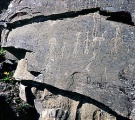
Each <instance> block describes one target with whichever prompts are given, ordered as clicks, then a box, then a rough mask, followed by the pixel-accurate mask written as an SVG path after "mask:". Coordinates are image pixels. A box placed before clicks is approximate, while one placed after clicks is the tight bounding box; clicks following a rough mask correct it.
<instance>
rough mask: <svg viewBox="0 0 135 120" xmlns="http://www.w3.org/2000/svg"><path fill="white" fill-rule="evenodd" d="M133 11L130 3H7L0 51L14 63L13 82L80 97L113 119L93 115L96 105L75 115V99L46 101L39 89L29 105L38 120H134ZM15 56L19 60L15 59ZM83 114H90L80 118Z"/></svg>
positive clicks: (85, 0)
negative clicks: (16, 80) (37, 95)
mask: <svg viewBox="0 0 135 120" xmlns="http://www.w3.org/2000/svg"><path fill="white" fill-rule="evenodd" d="M133 6H135V2H134V0H130V1H127V0H122V1H117V0H112V1H105V0H104V1H98V0H95V1H93V0H80V1H78V0H74V1H70V0H57V1H55V0H49V1H44V0H37V1H35V0H30V1H25V0H18V1H17V0H13V1H12V2H11V4H10V5H9V8H8V10H7V11H6V13H5V14H4V15H3V16H2V17H1V19H2V20H5V23H4V27H5V29H3V31H2V46H3V47H5V48H7V50H9V52H11V53H12V54H13V55H14V56H15V58H18V59H19V62H18V66H17V69H16V72H15V74H14V77H15V78H16V79H18V80H28V81H35V82H38V84H40V83H42V84H45V85H48V86H53V87H55V89H60V90H61V91H62V90H63V91H69V93H72V92H73V93H75V94H77V95H82V96H83V98H84V99H85V98H87V99H89V100H90V99H91V100H94V101H96V103H98V104H101V105H102V106H104V107H105V108H108V110H110V111H112V112H111V113H112V114H113V115H114V117H111V116H110V117H109V113H106V112H104V111H102V110H101V109H103V107H102V108H101V109H97V107H99V106H98V105H97V104H96V105H95V104H94V105H92V104H90V103H89V102H88V101H87V100H85V103H83V104H82V105H81V107H80V108H79V109H78V106H80V101H81V99H79V100H78V101H76V100H73V99H72V98H70V99H69V98H68V97H64V96H62V95H57V97H55V96H53V95H51V98H50V97H49V98H47V100H46V98H45V96H46V94H47V95H48V94H50V93H48V90H46V89H44V90H42V92H41V96H43V97H41V98H42V100H40V99H37V98H36V96H35V98H36V99H35V101H34V103H35V106H37V110H38V111H39V113H40V115H41V116H40V119H41V120H47V119H48V120H53V119H54V118H57V119H58V120H66V119H69V120H74V119H76V120H80V119H81V120H109V119H110V120H115V119H116V118H117V117H118V116H119V115H120V116H121V117H123V118H120V119H125V118H127V119H128V118H133V117H134V114H135V113H134V96H135V93H134V89H135V88H134V84H135V82H134V78H135V76H134V73H135V66H134V65H135V54H134V49H135V36H134V34H135V28H134V22H135V15H134V14H135V13H134V11H135V9H134V7H133ZM9 48H10V49H9ZM12 48H14V50H15V51H14V50H11V49H12ZM20 50H21V51H23V55H19V54H16V52H18V53H19V52H20ZM21 53H22V52H21ZM25 53H26V54H25ZM20 56H21V57H20ZM9 59H10V58H9ZM32 83H33V82H31V84H32ZM29 84H30V83H29ZM33 89H36V88H32V91H33ZM24 91H25V90H24ZM39 93H40V92H39ZM32 94H34V93H32ZM49 96H50V95H49ZM52 96H53V97H52ZM23 98H24V96H23ZM41 101H42V102H41ZM63 101H64V102H63ZM54 103H55V104H54ZM60 104H63V105H62V106H61V105H60ZM50 105H51V107H50ZM43 106H44V107H43ZM52 106H53V107H52ZM69 109H70V110H69ZM86 109H91V111H90V112H87V113H85V110H86ZM108 110H107V112H109V111H108ZM69 111H70V112H69ZM78 111H79V112H78ZM72 112H73V114H72ZM102 112H103V114H102ZM78 114H79V115H78ZM101 114H102V115H103V116H102V115H101ZM77 115H78V116H79V117H77ZM50 116H51V117H50ZM91 116H92V117H91ZM105 116H106V117H105ZM117 119H118V118H117Z"/></svg>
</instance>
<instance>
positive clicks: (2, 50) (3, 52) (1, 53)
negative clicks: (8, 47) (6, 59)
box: [0, 48, 6, 56]
mask: <svg viewBox="0 0 135 120" xmlns="http://www.w3.org/2000/svg"><path fill="white" fill-rule="evenodd" d="M5 52H6V51H5V50H4V49H3V48H0V56H3V55H5Z"/></svg>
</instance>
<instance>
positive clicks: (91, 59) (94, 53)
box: [85, 50, 97, 72]
mask: <svg viewBox="0 0 135 120" xmlns="http://www.w3.org/2000/svg"><path fill="white" fill-rule="evenodd" d="M96 55H97V53H96V52H95V50H94V52H93V56H92V57H91V58H90V62H89V63H88V65H87V66H86V68H85V70H86V71H87V72H90V71H89V68H90V65H91V64H92V62H93V61H94V60H96Z"/></svg>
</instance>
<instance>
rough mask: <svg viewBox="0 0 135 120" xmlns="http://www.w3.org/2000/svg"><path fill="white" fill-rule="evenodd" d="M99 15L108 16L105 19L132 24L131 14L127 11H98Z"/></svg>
mask: <svg viewBox="0 0 135 120" xmlns="http://www.w3.org/2000/svg"><path fill="white" fill-rule="evenodd" d="M100 15H103V16H108V17H107V19H106V20H109V21H115V22H120V23H124V24H128V25H132V26H134V23H133V22H132V17H131V14H130V13H128V12H124V11H120V12H106V11H100Z"/></svg>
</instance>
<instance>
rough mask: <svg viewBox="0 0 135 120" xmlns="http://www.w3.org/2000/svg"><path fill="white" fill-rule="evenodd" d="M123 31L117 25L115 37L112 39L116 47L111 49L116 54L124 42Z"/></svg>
mask: <svg viewBox="0 0 135 120" xmlns="http://www.w3.org/2000/svg"><path fill="white" fill-rule="evenodd" d="M120 35H121V31H120V28H119V27H117V26H116V33H115V38H112V39H111V41H112V42H113V41H114V47H113V48H112V50H111V54H112V53H113V52H114V53H115V54H117V53H118V46H119V45H120V44H122V43H123V40H122V39H121V37H120Z"/></svg>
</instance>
